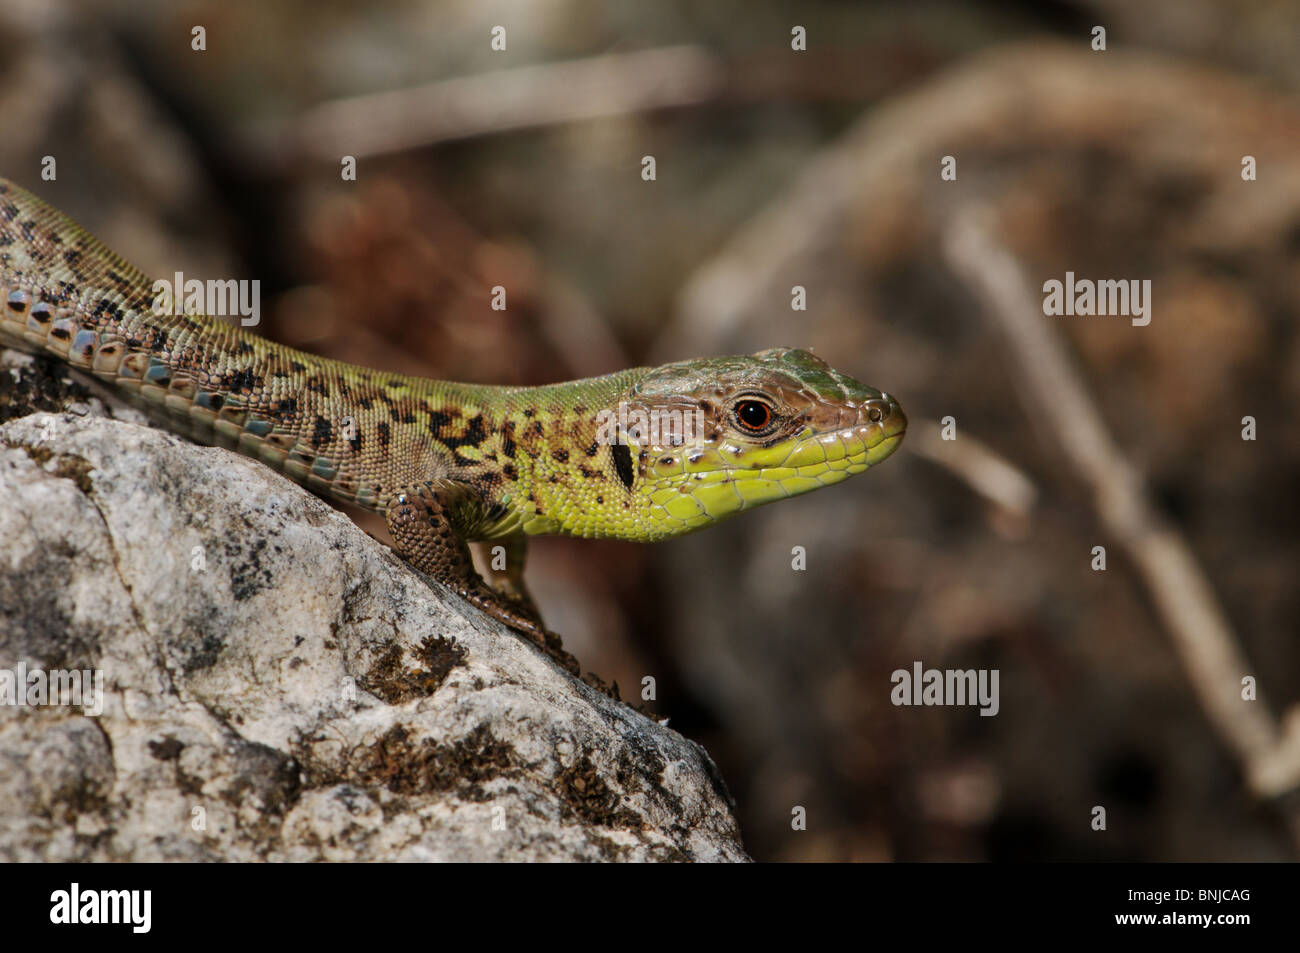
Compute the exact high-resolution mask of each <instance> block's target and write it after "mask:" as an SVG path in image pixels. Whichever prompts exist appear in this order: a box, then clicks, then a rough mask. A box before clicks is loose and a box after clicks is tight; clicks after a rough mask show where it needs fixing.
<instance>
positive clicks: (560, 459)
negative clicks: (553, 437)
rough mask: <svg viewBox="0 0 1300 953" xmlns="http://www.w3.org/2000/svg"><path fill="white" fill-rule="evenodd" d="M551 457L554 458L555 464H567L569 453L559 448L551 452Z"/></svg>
mask: <svg viewBox="0 0 1300 953" xmlns="http://www.w3.org/2000/svg"><path fill="white" fill-rule="evenodd" d="M551 456H552V457H554V458H555V461H556V462H557V463H568V462H569V451H567V450H565V449H564V448H563V447H561V448H560V449H558V450H552V451H551Z"/></svg>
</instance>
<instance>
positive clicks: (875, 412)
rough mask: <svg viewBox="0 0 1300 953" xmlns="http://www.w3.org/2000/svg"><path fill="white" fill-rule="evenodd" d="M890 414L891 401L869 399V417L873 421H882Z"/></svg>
mask: <svg viewBox="0 0 1300 953" xmlns="http://www.w3.org/2000/svg"><path fill="white" fill-rule="evenodd" d="M889 414H890V406H889V401H887V400H869V401H867V419H868V420H870V421H871V422H872V423H880V421H882V420H884V419H885V418H886V417H888V416H889Z"/></svg>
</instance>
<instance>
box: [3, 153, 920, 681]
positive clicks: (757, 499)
mask: <svg viewBox="0 0 1300 953" xmlns="http://www.w3.org/2000/svg"><path fill="white" fill-rule="evenodd" d="M178 310H180V313H176V312H177V311H178ZM0 345H3V346H9V347H16V348H19V349H22V350H25V351H28V352H31V353H35V354H44V355H50V356H53V357H54V358H57V359H58V360H60V361H62V362H65V363H66V364H67V365H68V366H70V367H71V368H73V369H74V370H76V371H80V372H85V373H86V374H89V375H91V376H93V377H94V378H98V379H99V380H100V381H102V382H104V383H105V384H106V385H107V386H108V387H109V388H110V389H111V390H112V391H113V392H114V393H116V394H117V395H119V396H120V397H122V398H124V399H125V400H126V401H127V402H128V403H131V404H133V405H136V406H138V407H140V408H142V409H143V410H145V412H146V413H147V414H148V416H149V418H150V420H151V422H152V423H154V424H157V425H159V426H162V427H163V428H165V429H167V430H170V431H172V432H174V433H178V434H180V435H181V436H184V437H188V438H190V439H192V440H195V441H197V442H200V443H205V444H209V445H214V446H219V447H225V448H227V449H230V450H234V451H236V452H238V453H241V454H244V455H246V456H249V457H252V458H255V459H257V460H260V461H261V462H262V463H265V464H267V465H269V466H271V467H273V468H275V469H276V470H278V471H280V472H281V473H283V474H284V475H285V476H287V477H288V478H289V479H290V480H293V481H294V482H296V483H298V484H300V485H302V486H304V487H305V488H307V489H308V490H310V491H312V492H314V493H316V494H318V495H320V496H322V497H325V498H326V499H330V500H334V501H339V502H344V503H350V504H354V505H356V506H359V507H361V508H362V509H364V510H369V511H372V512H375V513H378V514H380V515H382V516H383V517H384V519H385V521H386V523H387V525H388V528H389V530H390V532H391V535H392V538H393V541H394V543H395V545H396V549H397V551H398V552H399V554H400V555H401V556H403V557H404V558H405V559H406V560H407V561H408V562H409V563H410V564H411V565H412V566H414V567H415V568H416V569H417V570H420V571H421V572H423V573H425V574H426V575H427V576H430V577H432V578H433V579H434V580H436V581H438V582H439V583H442V584H443V585H445V586H447V587H448V588H450V589H451V590H452V591H454V592H455V593H457V594H458V595H459V596H461V597H462V598H464V599H465V600H467V601H468V602H470V603H471V604H473V605H475V606H477V607H478V608H479V609H481V610H483V611H484V612H486V613H487V614H488V615H490V616H492V617H494V618H496V619H498V620H500V621H501V622H503V623H505V624H506V625H507V626H508V627H510V628H511V629H514V630H516V631H518V632H520V633H522V634H523V635H525V636H527V637H529V638H530V639H532V640H533V641H534V642H536V643H538V644H539V645H540V646H541V647H542V648H543V649H544V650H547V651H548V654H552V655H553V656H554V657H556V658H557V659H559V660H560V661H561V663H562V664H563V665H564V666H565V667H566V668H569V670H570V671H573V672H574V673H575V674H576V672H577V667H576V666H577V663H576V662H574V661H573V660H572V658H571V656H568V655H567V653H563V652H562V651H561V650H560V649H559V639H558V636H556V635H555V634H554V633H551V632H549V631H548V630H547V629H546V628H545V626H544V625H543V623H542V621H541V617H540V615H539V614H538V612H537V609H536V607H535V605H534V603H533V601H532V598H531V597H530V595H529V594H528V590H527V588H526V586H525V585H524V579H523V572H524V563H525V554H526V540H527V538H528V537H529V536H534V535H539V534H559V535H569V536H578V537H588V538H594V537H601V538H614V539H623V540H633V541H642V542H649V541H658V540H663V539H668V538H670V537H675V536H680V535H682V534H684V533H689V532H693V531H695V530H698V529H702V528H704V527H707V526H711V525H713V524H715V523H718V522H720V521H722V520H724V519H727V518H729V517H732V516H735V515H736V514H738V513H741V512H743V511H745V510H749V509H752V508H754V507H757V506H760V505H762V504H765V503H770V502H772V501H775V500H782V499H786V498H788V497H794V496H799V495H801V494H803V493H807V492H810V491H812V490H816V489H820V488H822V487H826V486H831V485H833V484H836V483H839V482H841V481H843V480H845V479H847V478H848V477H850V476H853V475H856V474H859V473H862V472H863V471H865V470H867V469H868V468H870V467H872V466H874V465H875V464H878V463H880V462H881V461H882V460H884V459H885V458H886V457H888V456H890V454H892V453H893V452H894V450H895V449H897V447H898V445H899V443H900V442H901V441H902V439H903V436H904V434H905V432H906V429H907V418H906V417H905V416H904V414H903V411H902V409H901V408H900V406H899V404H898V401H897V400H896V399H895V398H894V397H892V396H890V395H889V394H887V393H885V392H883V391H880V390H877V389H875V388H873V387H869V386H867V385H865V384H861V383H859V382H858V381H857V380H855V379H854V378H852V377H849V376H848V375H846V374H843V373H841V372H839V371H837V370H835V369H834V368H832V367H831V366H830V365H829V364H828V363H826V362H825V361H824V360H822V359H821V358H819V357H817V356H815V355H814V354H812V353H811V352H810V351H807V350H801V349H797V348H770V349H768V350H764V351H760V352H758V353H756V354H752V355H748V356H730V357H714V358H702V359H694V360H684V361H678V362H675V363H670V364H666V365H663V366H660V367H637V368H631V369H628V370H623V371H618V372H616V373H613V374H608V375H605V376H602V377H593V378H586V379H583V380H575V381H568V382H565V383H559V384H551V385H544V386H532V387H524V386H497V385H485V384H467V383H455V382H451V381H440V380H432V379H426V378H418V377H412V376H405V375H399V374H394V373H387V372H384V371H381V370H373V369H370V368H366V367H359V366H355V365H351V364H347V363H343V362H341V361H337V360H331V359H326V358H323V357H319V356H316V355H313V354H309V353H306V352H303V351H299V350H295V349H292V348H289V347H287V346H284V345H281V344H278V343H275V342H272V341H270V340H268V339H266V338H263V337H260V336H258V335H256V334H253V333H252V332H250V331H247V330H245V329H244V328H242V327H238V326H236V325H235V324H232V323H229V322H227V321H223V320H220V319H219V318H217V317H213V316H209V315H206V314H202V313H196V312H195V310H194V309H191V310H189V311H185V310H183V309H177V308H174V307H173V308H165V307H160V306H159V299H158V296H157V295H156V294H155V285H154V282H152V281H150V280H149V279H148V278H147V277H146V276H145V275H144V274H143V273H142V272H141V271H139V270H138V269H137V268H135V267H134V266H132V265H130V264H128V263H127V262H126V261H125V260H124V259H122V258H121V257H119V256H118V255H117V254H115V253H114V252H112V251H110V250H109V249H108V248H106V247H105V246H104V245H103V244H102V243H101V242H100V241H99V240H98V239H96V238H94V237H93V236H92V235H90V234H89V233H88V232H86V231H85V230H83V229H82V228H81V227H80V226H78V225H77V224H76V223H75V222H73V221H72V220H71V219H69V218H68V217H66V216H65V215H63V214H62V213H61V212H59V211H57V210H56V209H54V208H52V207H51V206H49V205H48V204H46V203H45V202H43V201H42V200H40V199H39V198H37V197H36V196H35V195H33V194H32V193H30V192H28V191H27V190H25V189H23V188H21V187H20V186H18V185H16V184H14V183H13V182H10V181H8V180H6V179H3V178H0ZM471 541H499V543H500V544H501V545H502V546H504V547H505V552H506V570H505V571H504V572H503V573H497V574H494V575H495V576H496V578H494V580H493V584H491V585H489V584H488V583H487V582H485V581H484V580H483V578H482V577H481V576H480V575H479V574H478V572H477V571H476V570H475V568H474V565H473V561H472V558H471V556H470V552H469V548H468V545H467V543H469V542H471Z"/></svg>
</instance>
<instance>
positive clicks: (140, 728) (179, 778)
mask: <svg viewBox="0 0 1300 953" xmlns="http://www.w3.org/2000/svg"><path fill="white" fill-rule="evenodd" d="M7 360H8V362H9V364H10V365H16V366H9V367H0V376H4V377H8V378H11V380H9V381H6V383H7V384H8V385H9V387H8V390H9V392H10V395H11V396H12V392H13V390H14V382H21V381H23V380H24V379H27V380H28V381H30V379H31V377H32V376H33V375H41V374H44V375H46V376H48V370H49V369H48V365H42V366H43V367H44V368H45V369H44V370H39V369H37V368H36V367H33V366H32V365H31V364H29V363H28V362H27V360H26V359H25V358H21V357H20V358H16V359H15V358H13V356H12V355H10V356H9V357H8V359H7ZM48 391H49V388H48V387H46V386H45V385H44V384H43V385H42V386H41V387H36V388H34V389H33V388H31V387H29V388H27V391H26V392H25V396H26V397H28V398H32V397H37V398H40V399H37V400H35V401H34V402H35V403H36V404H37V406H41V405H42V401H45V402H48V401H50V400H55V399H57V396H58V395H54V396H51V394H50V393H48ZM0 396H2V395H0ZM72 396H73V397H76V396H77V395H76V394H75V393H74V394H73V395H72ZM2 402H3V401H0V403H2ZM64 402H65V403H66V395H65V399H64ZM96 406H97V402H95V401H93V399H92V400H90V401H89V402H86V401H83V402H82V403H81V404H80V405H79V409H81V410H83V411H85V410H87V409H90V410H91V413H84V414H83V415H81V416H78V415H76V414H72V413H33V414H29V415H27V416H23V417H19V418H17V419H12V420H9V422H7V423H5V424H3V425H2V426H0V538H3V540H4V543H3V546H0V683H2V682H3V680H4V678H5V675H4V672H5V671H8V672H13V673H15V674H16V673H18V671H19V669H18V667H19V665H20V664H22V665H25V666H26V668H27V670H29V671H31V670H34V669H38V668H39V669H42V670H46V671H49V670H54V669H60V670H72V669H77V670H102V672H103V700H102V704H103V710H102V713H101V714H99V715H93V714H87V713H86V712H85V711H84V710H83V708H82V707H71V706H66V705H64V706H57V707H56V706H44V707H33V706H30V705H26V706H25V705H12V704H4V703H0V858H3V859H4V860H8V861H14V860H52V861H64V860H79V861H91V860H93V861H104V860H134V861H148V860H290V861H310V860H401V861H453V860H454V861H481V860H701V861H722V860H736V861H740V860H746V859H747V856H746V854H745V850H744V848H743V846H742V845H741V842H740V836H739V831H738V829H737V825H736V821H735V818H734V815H733V813H732V807H731V803H730V798H729V796H728V795H727V793H726V789H725V787H724V786H723V784H722V782H721V780H720V777H719V775H718V773H717V769H716V768H715V767H714V765H713V763H712V761H711V760H710V759H709V757H708V755H707V754H706V753H705V752H704V750H703V749H702V748H700V747H699V746H698V745H696V744H694V743H693V742H690V741H688V740H686V739H684V738H683V737H681V736H680V735H678V734H677V733H676V732H674V731H672V730H670V729H668V728H667V727H665V726H661V725H659V724H656V723H655V722H653V721H651V720H649V719H647V718H645V717H643V716H642V715H640V714H638V713H636V712H634V711H632V710H631V709H629V708H627V707H626V706H624V705H622V704H620V703H618V702H615V701H613V700H611V699H609V698H607V697H605V696H604V695H602V694H600V693H599V692H597V691H595V690H594V689H592V688H590V687H588V686H587V685H585V684H583V683H581V682H580V681H578V680H576V679H574V678H572V677H570V676H569V675H567V674H566V673H564V672H562V671H561V670H560V669H559V668H558V667H557V666H556V665H555V664H554V663H553V662H552V661H551V660H550V659H548V658H546V657H545V656H543V655H541V654H540V653H539V652H538V651H536V650H535V649H534V648H533V647H532V646H531V645H529V644H528V643H526V642H525V641H524V640H522V639H521V638H520V637H518V636H516V635H514V634H513V633H510V632H509V631H507V630H505V629H503V628H502V627H501V626H500V625H498V624H497V623H496V622H494V621H493V620H490V619H488V618H487V617H485V616H483V615H481V614H480V613H478V612H477V611H476V610H474V609H472V608H470V607H468V606H467V605H465V604H464V603H462V602H461V601H460V600H458V599H456V598H455V597H454V596H451V595H448V594H446V593H444V592H443V591H442V590H441V589H435V588H432V587H431V586H430V584H429V583H428V582H427V581H426V580H425V579H424V578H423V577H422V576H420V575H419V574H417V573H415V572H414V571H412V570H411V569H410V568H408V567H407V566H406V565H405V564H404V563H403V562H402V561H401V560H400V559H398V558H397V557H396V556H395V555H394V554H393V553H392V552H390V551H389V550H388V549H387V548H386V547H384V546H383V545H381V544H380V543H378V542H376V541H375V540H373V539H371V538H370V537H368V536H367V535H365V534H364V533H363V532H361V531H360V530H358V529H357V528H356V527H355V526H354V525H353V524H352V523H351V522H350V521H349V520H348V519H347V518H346V517H344V516H343V515H341V514H339V513H338V512H336V511H335V510H333V509H332V508H330V507H329V506H328V505H326V504H325V503H324V502H322V501H320V500H318V499H316V498H315V497H313V496H312V495H310V494H309V493H307V492H306V491H304V490H301V489H299V488H298V487H296V486H294V485H293V484H291V483H290V482H288V481H287V480H285V479H283V478H282V477H280V476H279V475H278V474H275V473H273V472H272V471H271V470H269V469H267V468H264V467H262V466H260V465H258V464H257V463H255V462H253V461H250V460H246V459H244V458H242V457H238V456H236V455H234V454H231V453H228V452H226V451H223V450H217V449H212V448H205V447H198V446H194V445H191V444H188V443H186V442H184V441H182V440H180V439H178V438H175V437H172V436H171V435H168V434H165V433H162V432H160V431H158V430H154V429H150V428H148V427H144V426H140V425H138V424H134V423H129V422H124V421H122V420H114V419H108V418H105V417H100V416H94V414H93V411H94V408H95V407H96ZM9 410H10V413H12V410H13V408H12V406H11V407H10V408H9ZM2 689H3V684H0V695H3V691H2Z"/></svg>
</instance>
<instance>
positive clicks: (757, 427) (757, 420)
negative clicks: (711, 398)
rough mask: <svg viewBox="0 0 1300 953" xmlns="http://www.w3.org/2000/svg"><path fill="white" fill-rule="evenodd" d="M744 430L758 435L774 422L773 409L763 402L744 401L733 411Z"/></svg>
mask: <svg viewBox="0 0 1300 953" xmlns="http://www.w3.org/2000/svg"><path fill="white" fill-rule="evenodd" d="M732 413H733V414H735V417H736V422H737V423H738V424H740V428H741V429H742V430H747V431H749V432H750V433H758V432H760V431H761V430H763V428H764V427H766V426H767V425H768V424H770V423H771V422H772V408H770V407H768V406H767V404H765V403H763V402H762V401H761V400H742V401H739V402H738V403H737V404H736V406H735V407H734V408H733V409H732Z"/></svg>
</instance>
